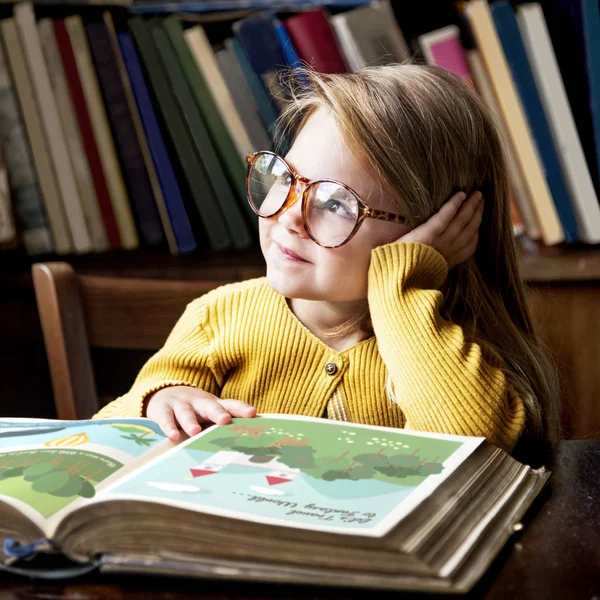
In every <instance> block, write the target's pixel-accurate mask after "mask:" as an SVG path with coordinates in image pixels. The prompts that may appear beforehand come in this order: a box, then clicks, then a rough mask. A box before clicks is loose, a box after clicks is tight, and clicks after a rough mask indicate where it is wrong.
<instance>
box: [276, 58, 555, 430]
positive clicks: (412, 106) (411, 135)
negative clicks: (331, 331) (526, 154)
mask: <svg viewBox="0 0 600 600" xmlns="http://www.w3.org/2000/svg"><path fill="white" fill-rule="evenodd" d="M290 81H291V83H290ZM286 91H287V93H288V94H289V95H288V103H287V105H286V107H285V109H284V111H283V113H282V115H281V117H280V120H279V122H278V129H277V131H278V140H279V141H280V142H281V140H284V139H287V140H293V138H294V136H295V135H297V133H298V132H299V131H300V129H301V128H302V126H303V124H304V123H305V122H306V120H307V119H308V118H309V117H310V116H311V115H312V114H313V113H314V112H315V111H316V110H317V109H319V108H325V109H327V110H328V111H329V112H330V114H331V115H332V116H333V117H334V119H335V120H336V124H337V126H338V127H339V129H340V132H341V134H342V136H343V138H344V141H345V142H346V144H347V146H348V149H349V151H350V152H352V154H353V155H354V156H355V157H356V158H357V159H358V160H359V161H360V162H361V163H362V164H363V166H364V167H365V168H366V169H367V170H368V171H369V172H370V173H372V174H373V175H374V177H375V178H376V180H377V181H378V182H379V183H380V185H381V186H382V188H383V189H384V190H385V191H387V192H388V194H389V196H390V197H392V198H397V199H398V207H397V210H398V212H402V214H404V215H405V216H406V217H407V219H408V223H409V225H411V226H413V227H414V226H417V225H419V224H421V223H423V222H424V221H426V220H427V219H428V218H429V217H430V216H431V215H432V214H434V212H436V211H437V210H439V208H440V207H441V206H442V204H443V203H444V202H445V201H446V200H448V199H449V198H450V196H452V194H454V193H455V192H457V191H459V190H463V191H465V192H469V191H470V190H472V189H478V190H480V191H481V192H482V194H483V197H484V200H485V210H484V214H483V220H482V223H481V227H480V230H479V242H478V245H477V250H476V252H475V255H474V256H473V257H472V258H470V259H469V260H467V261H465V262H463V263H461V264H459V265H457V266H456V267H454V268H453V269H451V270H450V272H449V274H448V278H447V280H446V282H445V284H444V288H443V289H442V292H443V293H444V302H443V307H442V313H443V316H444V317H445V318H447V319H450V320H452V321H453V322H454V323H456V324H458V325H460V326H461V327H462V328H463V331H464V333H465V336H466V339H468V340H473V341H477V343H480V344H486V346H488V347H489V348H490V349H492V350H493V351H494V352H495V353H496V354H497V355H498V356H499V357H500V358H501V359H502V360H503V362H504V364H505V367H504V371H505V375H506V378H507V381H508V382H509V383H510V384H512V386H513V387H514V388H515V389H516V390H517V391H518V392H519V393H520V395H521V397H522V399H523V401H524V403H525V405H526V409H527V417H528V418H527V433H528V436H529V437H532V438H536V439H542V438H545V439H558V438H559V437H560V435H561V432H560V415H559V405H560V401H559V396H560V392H559V384H558V380H557V375H556V369H555V368H554V365H553V363H552V361H551V359H550V358H549V355H548V353H547V351H546V350H545V349H544V347H543V345H542V343H541V341H540V340H539V338H538V336H537V335H536V332H535V329H534V326H533V323H532V319H531V316H530V313H529V309H528V307H527V302H526V296H525V289H524V285H523V283H522V280H521V277H520V274H519V268H518V263H517V255H516V245H515V240H514V237H513V234H512V224H511V216H510V209H509V202H508V183H507V175H506V162H505V157H504V156H505V151H504V144H503V141H502V138H501V135H500V134H499V130H498V128H497V127H496V124H495V122H494V119H493V117H492V116H491V115H490V113H489V111H488V110H487V108H486V107H485V105H484V104H483V102H482V101H481V99H480V98H479V96H478V95H477V93H476V92H475V91H474V90H473V89H472V88H471V87H470V86H469V85H468V84H467V83H465V82H463V81H462V80H461V79H460V78H458V77H456V76H455V75H453V74H452V73H450V72H448V71H446V70H444V69H441V68H438V67H432V66H425V65H416V64H401V65H388V66H381V67H371V68H367V69H363V70H361V71H359V72H357V73H352V74H335V75H324V74H318V73H315V72H314V71H311V70H308V69H305V70H301V71H296V72H295V74H294V75H292V76H291V79H289V80H288V85H287V86H286ZM359 318H360V319H363V318H364V315H361V316H360V317H359ZM367 318H368V313H367ZM354 325H356V323H355V324H354Z"/></svg>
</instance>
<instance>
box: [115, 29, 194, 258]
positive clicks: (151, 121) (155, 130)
mask: <svg viewBox="0 0 600 600" xmlns="http://www.w3.org/2000/svg"><path fill="white" fill-rule="evenodd" d="M117 36H118V41H119V46H120V48H121V52H122V53H123V61H124V63H125V68H126V69H127V73H128V75H129V79H130V82H131V87H132V91H133V94H134V96H135V101H136V104H137V107H138V110H139V113H140V119H141V121H142V125H143V127H144V131H145V133H146V139H147V140H148V146H149V150H150V153H151V155H152V160H153V163H154V167H155V168H156V175H157V177H158V180H159V183H160V186H161V189H162V193H163V195H164V199H165V204H166V208H167V211H168V217H169V220H170V222H171V224H172V227H173V235H174V236H175V240H176V242H177V247H178V248H179V251H180V252H182V253H187V252H192V251H194V250H195V249H196V240H195V239H194V234H193V232H192V227H191V225H190V221H189V218H188V215H187V212H186V208H185V204H184V202H183V198H182V196H181V191H180V189H179V185H178V183H177V178H176V177H175V172H174V171H173V166H172V164H171V158H170V156H169V154H168V152H167V148H166V146H165V142H164V139H163V135H162V132H161V130H160V126H159V124H158V121H157V119H156V114H155V112H154V106H153V105H152V101H151V99H150V94H149V92H148V88H147V86H146V81H145V79H144V75H143V73H142V66H141V65H140V62H139V59H138V55H137V52H136V49H135V43H134V41H133V37H132V35H131V33H130V32H128V31H127V32H119V33H118V34H117Z"/></svg>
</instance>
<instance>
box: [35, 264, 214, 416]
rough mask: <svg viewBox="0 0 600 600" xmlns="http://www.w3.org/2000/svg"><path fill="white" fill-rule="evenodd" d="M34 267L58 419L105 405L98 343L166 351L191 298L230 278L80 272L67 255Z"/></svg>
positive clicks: (119, 347)
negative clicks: (97, 372) (96, 360)
mask: <svg viewBox="0 0 600 600" xmlns="http://www.w3.org/2000/svg"><path fill="white" fill-rule="evenodd" d="M32 274H33V283H34V289H35V295H36V300H37V304H38V311H39V315H40V322H41V325H42V332H43V335H44V343H45V346H46V353H47V355H48V364H49V367H50V376H51V379H52V388H53V392H54V402H55V405H56V415H57V418H58V419H87V418H89V417H91V416H92V415H93V414H94V413H95V412H96V411H97V410H98V409H99V408H100V406H99V402H98V395H97V391H96V384H95V380H94V371H93V366H92V358H91V353H90V348H115V349H132V350H158V349H159V348H160V347H161V346H162V345H163V344H164V342H165V340H166V338H167V336H168V334H169V332H170V331H171V329H172V328H173V326H174V325H175V323H176V321H177V319H178V318H179V317H180V316H181V314H182V313H183V311H184V309H185V307H186V305H187V304H188V303H189V302H191V301H192V300H194V299H195V298H198V297H199V296H201V295H203V294H205V293H206V292H208V291H210V290H211V289H213V288H215V287H217V286H218V285H222V284H223V283H225V282H223V281H205V280H203V281H170V280H154V279H142V278H136V279H127V278H121V277H104V276H92V275H78V274H76V273H75V272H74V270H73V268H72V267H71V265H69V264H68V263H65V262H49V263H37V264H34V265H33V267H32Z"/></svg>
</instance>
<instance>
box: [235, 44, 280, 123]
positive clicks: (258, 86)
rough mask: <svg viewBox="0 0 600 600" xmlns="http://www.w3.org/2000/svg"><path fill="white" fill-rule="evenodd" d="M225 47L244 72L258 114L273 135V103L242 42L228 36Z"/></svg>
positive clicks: (275, 112)
mask: <svg viewBox="0 0 600 600" xmlns="http://www.w3.org/2000/svg"><path fill="white" fill-rule="evenodd" d="M225 47H226V48H227V49H228V50H229V51H230V52H231V53H232V55H233V56H234V57H235V60H236V61H237V63H238V65H239V67H240V69H241V71H242V73H243V74H244V78H245V79H246V83H247V84H248V87H249V88H250V91H251V92H252V97H253V98H254V102H255V103H256V108H257V109H258V114H259V116H260V118H261V120H262V122H263V124H264V126H265V128H266V130H267V131H268V132H269V134H270V135H273V132H274V131H275V123H276V121H277V111H276V110H275V109H274V108H273V104H272V103H271V101H270V100H269V96H268V95H267V92H266V91H265V88H264V86H263V84H262V82H261V80H260V78H259V76H258V75H257V74H256V73H255V72H254V69H253V68H252V65H251V64H250V61H249V60H248V56H247V55H246V52H245V51H244V48H243V47H242V44H241V43H240V41H239V40H238V39H236V38H229V39H227V40H225Z"/></svg>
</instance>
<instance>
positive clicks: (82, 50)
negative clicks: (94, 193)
mask: <svg viewBox="0 0 600 600" xmlns="http://www.w3.org/2000/svg"><path fill="white" fill-rule="evenodd" d="M64 24H65V28H66V31H67V33H68V37H69V40H70V43H71V47H72V49H73V56H74V57H75V64H76V68H77V73H78V75H79V80H80V82H81V88H82V90H83V96H84V98H85V103H86V105H87V109H88V114H89V117H90V122H91V125H92V130H93V132H94V137H95V139H96V144H97V146H98V154H99V156H100V161H101V163H102V169H103V171H104V177H105V181H106V185H107V187H108V191H109V194H110V201H111V206H112V209H113V213H114V216H115V220H116V222H117V227H118V230H119V238H120V240H121V246H122V247H123V248H124V249H126V250H131V249H134V248H137V247H138V246H139V238H138V233H137V229H136V227H135V222H134V220H133V213H132V211H131V204H130V202H129V198H128V195H127V189H126V187H125V182H124V180H123V174H122V172H121V167H120V165H119V159H118V157H117V151H116V148H115V142H114V139H113V137H112V133H111V130H110V125H109V122H108V116H107V114H106V108H105V106H104V102H103V101H102V92H101V91H100V84H99V83H98V77H97V75H96V70H95V69H94V64H93V62H92V56H91V52H90V46H89V43H88V40H87V37H86V35H85V29H84V26H83V21H82V19H81V17H80V16H79V15H73V16H71V17H67V18H66V19H65V20H64Z"/></svg>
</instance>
